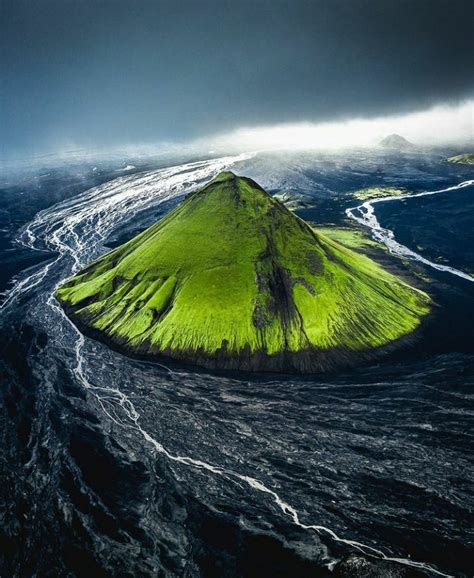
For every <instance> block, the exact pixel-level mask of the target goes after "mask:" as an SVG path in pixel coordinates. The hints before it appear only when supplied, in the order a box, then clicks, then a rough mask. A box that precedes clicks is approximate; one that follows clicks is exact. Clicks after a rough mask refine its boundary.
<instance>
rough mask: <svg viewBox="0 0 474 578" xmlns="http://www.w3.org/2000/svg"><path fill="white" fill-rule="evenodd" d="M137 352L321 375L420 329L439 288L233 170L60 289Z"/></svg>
mask: <svg viewBox="0 0 474 578" xmlns="http://www.w3.org/2000/svg"><path fill="white" fill-rule="evenodd" d="M56 296H57V298H58V300H59V301H60V302H61V303H62V305H63V307H64V309H65V311H66V313H67V314H68V315H69V316H70V318H71V319H72V320H73V321H75V322H76V323H77V324H78V326H79V327H80V328H81V329H83V330H84V332H85V333H89V334H90V335H91V336H92V337H96V338H98V339H101V340H103V341H105V342H106V343H108V344H109V345H111V346H112V347H113V346H115V347H117V348H119V349H121V350H123V351H125V353H129V354H132V355H133V354H135V355H138V356H144V357H147V358H159V357H160V356H163V355H164V356H166V357H170V358H174V359H178V360H183V361H186V362H190V363H194V364H197V365H202V366H205V367H210V368H220V369H244V370H252V371H285V372H291V371H296V372H315V371H321V370H325V369H330V368H333V367H335V366H338V365H346V364H355V363H359V362H360V361H361V360H364V359H367V357H369V356H371V355H373V354H372V352H375V351H377V350H380V348H381V347H383V346H386V345H389V344H390V346H392V345H393V344H394V343H395V342H397V341H399V340H400V338H402V337H403V336H405V335H407V334H409V333H411V332H412V331H413V330H414V329H415V328H416V327H417V326H418V325H419V323H420V319H421V318H422V317H423V316H424V315H425V314H427V313H428V311H429V298H428V296H427V295H426V294H425V293H423V292H422V291H420V290H418V289H414V288H412V287H410V286H409V285H408V284H407V283H406V282H405V281H403V280H402V279H399V278H397V277H395V276H394V275H392V274H391V273H388V272H387V271H385V270H384V269H382V267H380V266H379V265H377V264H376V263H375V262H373V261H372V260H371V259H369V258H368V257H366V256H364V255H360V254H358V253H355V252H353V251H351V250H349V249H347V248H346V247H344V246H343V245H340V244H339V243H337V242H336V241H333V240H331V239H329V238H328V237H326V236H325V235H323V234H320V233H317V232H315V231H314V230H313V229H312V228H311V227H310V226H309V225H308V224H307V223H306V222H304V221H303V220H302V219H300V218H298V217H297V216H296V215H295V214H294V213H292V212H290V211H289V210H288V209H287V208H286V207H285V206H284V205H283V204H282V203H280V202H279V201H278V200H276V199H275V198H272V197H271V196H270V195H269V194H268V193H267V192H265V191H264V190H263V189H262V188H261V187H260V186H259V185H258V184H257V183H256V182H254V181H252V180H251V179H248V178H245V177H238V176H236V175H234V174H233V173H231V172H224V173H221V174H220V175H218V176H217V177H216V178H215V179H214V180H212V181H211V182H210V183H208V184H207V185H206V186H205V187H203V188H202V189H200V190H198V191H196V192H193V193H192V194H190V195H189V196H188V197H187V198H186V199H185V200H184V201H183V202H182V203H181V204H180V205H179V206H178V207H177V208H176V209H175V210H174V211H172V212H171V213H169V214H168V215H167V216H165V217H164V218H163V219H161V220H159V221H158V222H157V223H155V224H154V225H152V226H151V227H150V228H149V229H146V230H145V231H143V232H142V233H140V234H139V235H137V236H136V237H134V238H133V239H131V240H130V241H128V242H127V243H125V244H124V245H121V246H120V247H118V248H116V249H115V250H113V251H111V252H110V253H108V254H106V255H104V256H103V257H101V258H100V259H98V260H97V261H95V262H94V263H92V264H91V265H89V266H88V267H87V268H86V269H84V270H83V271H81V272H80V273H79V274H77V275H75V276H74V277H72V278H71V279H69V280H68V281H67V282H66V283H65V284H64V285H63V286H62V287H60V288H59V290H58V291H57V294H56Z"/></svg>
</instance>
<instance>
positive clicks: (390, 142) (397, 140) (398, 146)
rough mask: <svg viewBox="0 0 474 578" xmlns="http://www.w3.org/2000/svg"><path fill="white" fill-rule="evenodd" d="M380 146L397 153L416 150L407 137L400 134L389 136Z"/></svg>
mask: <svg viewBox="0 0 474 578" xmlns="http://www.w3.org/2000/svg"><path fill="white" fill-rule="evenodd" d="M379 144H380V146H381V147H384V148H386V149H392V150H397V151H410V150H414V149H416V145H414V144H413V143H411V142H410V141H408V140H407V139H406V138H405V137H403V136H400V135H399V134H389V135H388V136H386V137H385V138H384V139H383V140H381V141H380V143H379Z"/></svg>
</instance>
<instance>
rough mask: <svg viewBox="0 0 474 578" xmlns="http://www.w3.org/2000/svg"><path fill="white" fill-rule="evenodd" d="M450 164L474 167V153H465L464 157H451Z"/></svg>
mask: <svg viewBox="0 0 474 578" xmlns="http://www.w3.org/2000/svg"><path fill="white" fill-rule="evenodd" d="M448 163H459V164H463V165H474V153H464V154H463V155H456V156H455V157H450V158H449V159H448Z"/></svg>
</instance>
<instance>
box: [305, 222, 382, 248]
mask: <svg viewBox="0 0 474 578" xmlns="http://www.w3.org/2000/svg"><path fill="white" fill-rule="evenodd" d="M315 231H316V233H318V232H319V233H321V234H323V235H325V236H326V237H329V238H330V239H332V240H333V241H337V242H338V243H341V244H342V245H344V246H346V247H349V249H370V248H374V249H375V248H376V249H382V250H385V249H386V248H385V245H383V244H382V243H378V242H377V241H374V240H373V239H372V238H371V237H369V235H368V234H367V233H366V232H365V231H361V230H360V229H356V228H353V227H337V226H333V227H331V226H326V227H316V228H315Z"/></svg>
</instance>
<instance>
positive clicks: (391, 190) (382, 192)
mask: <svg viewBox="0 0 474 578" xmlns="http://www.w3.org/2000/svg"><path fill="white" fill-rule="evenodd" d="M408 192H409V191H408V189H404V188H402V187H369V188H367V189H360V190H359V191H355V192H354V193H352V196H353V197H354V198H355V199H358V200H359V201H368V200H369V199H378V198H381V197H400V196H401V195H406V194H408Z"/></svg>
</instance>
